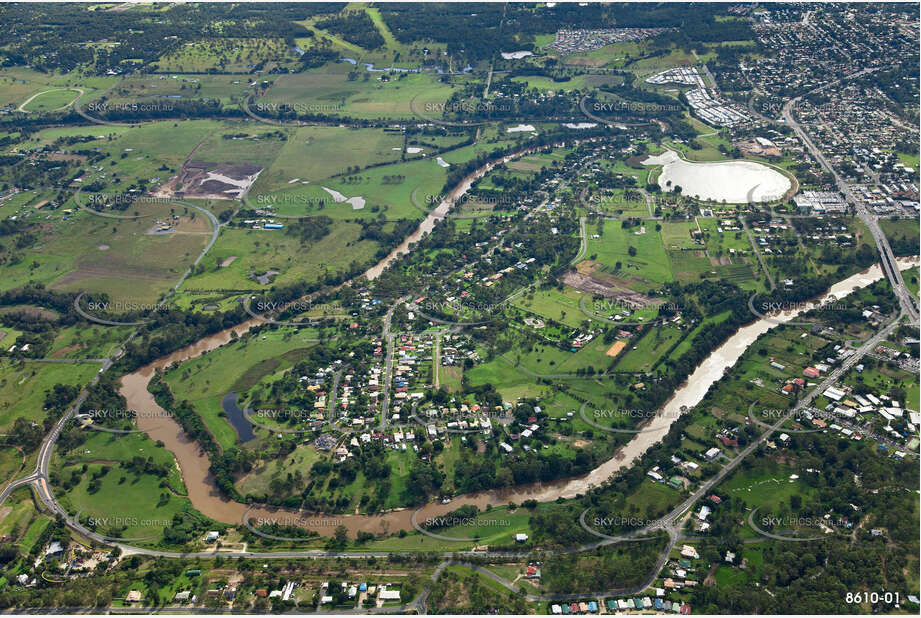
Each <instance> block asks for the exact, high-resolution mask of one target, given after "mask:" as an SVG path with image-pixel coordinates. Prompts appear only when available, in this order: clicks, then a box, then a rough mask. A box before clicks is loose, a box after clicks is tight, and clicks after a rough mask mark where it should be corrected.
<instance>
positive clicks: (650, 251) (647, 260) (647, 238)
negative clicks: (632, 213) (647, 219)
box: [586, 220, 672, 284]
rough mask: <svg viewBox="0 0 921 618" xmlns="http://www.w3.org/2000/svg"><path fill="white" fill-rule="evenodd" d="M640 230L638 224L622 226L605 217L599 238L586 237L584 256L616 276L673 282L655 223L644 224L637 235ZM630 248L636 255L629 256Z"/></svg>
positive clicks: (655, 281)
mask: <svg viewBox="0 0 921 618" xmlns="http://www.w3.org/2000/svg"><path fill="white" fill-rule="evenodd" d="M640 230H641V228H640V227H633V228H629V229H624V228H622V227H621V222H620V221H610V220H606V221H605V222H604V232H603V233H602V235H601V237H600V238H597V239H596V238H590V239H589V241H588V250H587V251H586V255H587V256H588V258H589V259H592V260H594V261H597V262H600V263H601V264H603V265H604V266H605V267H607V268H606V269H609V272H610V273H611V274H613V275H616V276H620V277H627V278H631V279H636V280H638V281H640V282H645V283H652V284H655V283H667V282H669V281H672V272H671V266H670V264H669V261H668V259H667V257H666V255H665V247H664V246H663V245H662V236H661V235H660V233H659V232H657V231H656V230H655V227H654V225H649V226H645V233H642V234H637V233H636V232H639V231H640ZM630 247H634V248H635V249H636V255H635V256H631V255H630ZM618 262H620V264H621V268H620V269H619V270H618V269H617V268H616V265H617V263H618Z"/></svg>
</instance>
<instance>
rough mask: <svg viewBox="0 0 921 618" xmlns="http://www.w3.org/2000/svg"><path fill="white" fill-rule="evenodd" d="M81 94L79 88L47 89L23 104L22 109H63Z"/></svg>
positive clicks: (33, 110)
mask: <svg viewBox="0 0 921 618" xmlns="http://www.w3.org/2000/svg"><path fill="white" fill-rule="evenodd" d="M79 94H80V92H79V91H78V90H73V89H60V90H46V91H45V92H42V93H41V94H38V95H37V96H35V97H34V98H30V100H29V102H28V103H26V104H24V105H23V106H22V109H24V110H26V111H28V112H31V113H41V112H52V111H57V110H60V109H63V108H65V107H67V106H68V105H70V104H71V103H73V101H74V99H76V98H77V96H78V95H79Z"/></svg>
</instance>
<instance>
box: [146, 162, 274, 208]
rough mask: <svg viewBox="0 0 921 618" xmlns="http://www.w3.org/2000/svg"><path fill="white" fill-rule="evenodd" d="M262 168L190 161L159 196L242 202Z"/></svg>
mask: <svg viewBox="0 0 921 618" xmlns="http://www.w3.org/2000/svg"><path fill="white" fill-rule="evenodd" d="M260 172H262V168H261V167H260V166H258V165H253V164H251V163H213V162H208V161H188V162H187V163H186V164H185V165H183V166H182V170H181V171H180V172H179V173H178V174H177V175H176V176H175V177H174V178H172V179H171V180H170V181H169V182H168V183H166V184H165V185H163V187H161V188H160V189H159V190H158V191H157V197H173V196H176V197H193V198H206V199H224V200H231V199H238V198H240V196H242V195H243V194H245V193H246V192H247V191H249V188H250V187H251V186H252V184H253V183H254V182H256V178H258V177H259V174H260Z"/></svg>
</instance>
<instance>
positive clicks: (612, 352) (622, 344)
mask: <svg viewBox="0 0 921 618" xmlns="http://www.w3.org/2000/svg"><path fill="white" fill-rule="evenodd" d="M626 347H627V342H626V341H617V342H615V343H614V345H612V346H611V347H610V348H608V351H607V352H605V354H606V355H608V356H611V357H614V356H617V355H618V354H620V352H621V350H623V349H624V348H626Z"/></svg>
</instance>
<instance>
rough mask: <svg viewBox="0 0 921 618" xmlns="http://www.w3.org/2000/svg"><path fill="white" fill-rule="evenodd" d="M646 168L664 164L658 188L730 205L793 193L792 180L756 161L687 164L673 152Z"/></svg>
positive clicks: (656, 157) (655, 160)
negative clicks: (678, 188) (791, 190)
mask: <svg viewBox="0 0 921 618" xmlns="http://www.w3.org/2000/svg"><path fill="white" fill-rule="evenodd" d="M643 165H661V166H662V173H661V174H659V180H658V182H659V187H661V188H662V190H663V191H672V190H673V189H674V187H675V186H676V185H677V186H680V187H681V193H682V194H683V195H687V196H688V197H698V198H699V199H702V200H714V201H717V202H721V201H723V200H725V201H726V203H728V204H745V203H748V202H761V201H770V200H776V199H780V198H781V197H783V195H784V193H786V192H787V191H789V190H790V187H791V183H790V179H789V178H787V177H786V176H785V175H783V174H781V173H780V172H778V171H777V170H775V169H772V168H770V167H768V166H767V165H762V164H761V163H756V162H754V161H732V160H727V161H714V162H707V163H697V162H693V161H685V160H684V159H682V158H681V157H679V156H678V153H677V152H675V151H674V150H667V151H666V152H665V153H663V154H660V155H657V156H654V157H649V158H648V159H646V160H645V161H643Z"/></svg>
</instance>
